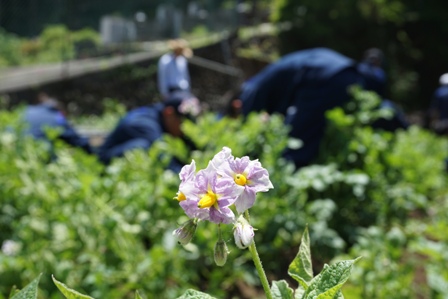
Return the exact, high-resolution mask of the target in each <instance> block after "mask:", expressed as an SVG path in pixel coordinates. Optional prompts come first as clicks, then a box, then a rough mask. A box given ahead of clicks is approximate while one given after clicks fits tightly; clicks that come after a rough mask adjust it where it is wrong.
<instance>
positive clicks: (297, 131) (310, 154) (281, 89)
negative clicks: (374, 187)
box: [240, 48, 364, 167]
mask: <svg viewBox="0 0 448 299" xmlns="http://www.w3.org/2000/svg"><path fill="white" fill-rule="evenodd" d="M363 83H364V81H363V78H362V76H361V75H360V74H359V73H358V72H357V71H356V63H355V61H353V60H352V59H350V58H348V57H345V56H343V55H341V54H339V53H338V52H335V51H333V50H330V49H326V48H315V49H309V50H303V51H298V52H294V53H291V54H289V55H286V56H284V57H283V58H281V59H280V60H278V61H277V62H275V63H273V64H271V65H269V66H267V67H266V68H265V69H263V70H262V71H261V72H260V73H259V74H257V75H256V76H255V77H253V78H252V79H251V80H250V81H249V82H247V83H246V84H245V85H244V86H243V90H242V93H241V96H240V98H241V100H242V102H243V113H244V114H245V115H247V114H248V113H250V112H251V111H262V110H263V111H266V112H268V113H281V114H283V115H285V124H287V125H290V126H291V132H290V136H292V137H295V138H299V139H301V140H302V141H303V146H302V147H301V148H299V149H286V150H285V152H284V156H285V158H287V159H289V160H291V161H293V162H294V163H295V164H296V166H297V167H301V166H305V165H307V164H309V163H310V161H311V160H312V159H313V158H315V156H316V155H317V153H318V149H319V144H320V140H321V138H322V137H323V134H324V130H325V123H326V119H325V111H327V110H329V109H332V108H334V107H336V106H340V105H342V104H344V103H345V102H347V101H348V100H349V99H350V96H349V94H348V91H347V87H348V86H350V85H353V84H359V85H363Z"/></svg>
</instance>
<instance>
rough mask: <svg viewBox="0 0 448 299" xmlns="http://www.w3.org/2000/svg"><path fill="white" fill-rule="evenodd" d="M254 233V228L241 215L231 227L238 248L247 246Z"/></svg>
mask: <svg viewBox="0 0 448 299" xmlns="http://www.w3.org/2000/svg"><path fill="white" fill-rule="evenodd" d="M254 235H255V233H254V228H253V227H252V226H251V225H250V224H249V222H248V221H247V220H246V218H244V217H243V215H240V216H239V217H238V220H237V221H236V222H235V226H234V227H233V236H234V238H235V244H236V246H237V247H238V248H240V249H245V248H247V247H248V246H249V245H250V244H251V243H252V241H253V239H254Z"/></svg>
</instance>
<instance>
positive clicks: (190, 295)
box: [177, 289, 216, 299]
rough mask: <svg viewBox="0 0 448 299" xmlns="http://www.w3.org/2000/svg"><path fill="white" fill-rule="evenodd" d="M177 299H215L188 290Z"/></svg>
mask: <svg viewBox="0 0 448 299" xmlns="http://www.w3.org/2000/svg"><path fill="white" fill-rule="evenodd" d="M177 299H216V298H215V297H212V296H210V295H209V294H206V293H202V292H199V291H195V290H192V289H190V290H187V291H186V292H185V293H184V294H183V295H182V296H180V297H178V298H177Z"/></svg>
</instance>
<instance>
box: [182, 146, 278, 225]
mask: <svg viewBox="0 0 448 299" xmlns="http://www.w3.org/2000/svg"><path fill="white" fill-rule="evenodd" d="M179 177H180V180H181V183H180V186H179V192H178V193H177V196H176V197H175V198H176V199H177V200H178V201H179V204H180V206H181V207H182V208H183V209H184V211H185V213H186V214H187V215H188V216H189V217H190V218H198V219H200V220H209V221H212V222H214V223H218V224H220V223H225V224H230V223H234V221H235V214H234V212H233V211H232V210H231V209H230V207H231V206H232V205H234V206H235V208H236V211H237V212H238V214H241V213H243V212H244V211H246V210H247V209H249V208H251V207H252V206H253V205H254V203H255V196H256V194H257V193H258V192H266V191H268V190H269V189H271V188H273V186H272V183H271V181H270V180H269V173H268V171H267V170H266V169H265V168H263V167H262V166H261V163H260V162H259V161H258V160H252V161H251V160H250V159H249V157H243V158H234V157H233V156H232V153H231V149H230V148H228V147H224V148H223V149H222V150H221V151H220V152H219V153H218V154H216V155H215V156H214V157H213V159H212V160H211V161H210V162H209V164H208V166H207V168H205V169H202V170H199V171H198V172H197V173H196V164H195V161H194V160H193V161H192V162H191V164H189V165H186V166H184V167H183V168H182V170H181V172H180V174H179Z"/></svg>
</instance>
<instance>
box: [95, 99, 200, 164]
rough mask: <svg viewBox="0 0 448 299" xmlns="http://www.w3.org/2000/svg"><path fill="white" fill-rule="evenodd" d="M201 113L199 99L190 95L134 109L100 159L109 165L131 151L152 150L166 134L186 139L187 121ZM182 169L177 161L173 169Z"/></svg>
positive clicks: (105, 145) (104, 146) (102, 149)
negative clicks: (185, 123) (183, 130)
mask: <svg viewBox="0 0 448 299" xmlns="http://www.w3.org/2000/svg"><path fill="white" fill-rule="evenodd" d="M200 112H201V107H200V104H199V101H198V99H197V98H196V97H195V96H193V95H192V94H191V93H188V92H176V93H173V94H171V96H170V97H169V98H168V99H166V100H165V101H163V102H161V103H156V104H153V105H150V106H144V107H139V108H136V109H134V110H131V111H129V112H128V113H127V114H126V115H125V116H124V117H123V118H122V119H121V120H120V121H119V123H118V124H117V126H116V127H115V129H114V130H113V131H112V132H111V133H110V134H109V135H108V136H107V137H106V139H105V141H104V143H103V144H102V145H101V146H100V147H99V149H98V157H99V160H100V161H101V162H103V163H104V164H106V165H107V164H109V163H110V162H111V160H112V159H113V158H116V157H122V156H123V155H124V154H125V152H127V151H130V150H133V149H149V148H150V147H151V145H152V144H153V143H154V142H155V141H156V140H158V139H160V138H161V137H162V135H163V134H170V135H171V136H174V137H179V138H183V133H182V130H181V123H182V121H183V119H184V118H185V117H188V118H193V117H196V116H197V115H198V114H199V113H200ZM187 143H188V142H187ZM182 166H183V165H181V164H180V163H178V162H177V161H173V162H172V163H171V165H170V166H169V168H170V169H172V170H173V171H178V170H180V168H181V167H182Z"/></svg>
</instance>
